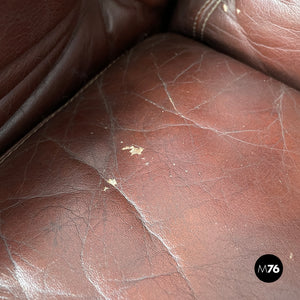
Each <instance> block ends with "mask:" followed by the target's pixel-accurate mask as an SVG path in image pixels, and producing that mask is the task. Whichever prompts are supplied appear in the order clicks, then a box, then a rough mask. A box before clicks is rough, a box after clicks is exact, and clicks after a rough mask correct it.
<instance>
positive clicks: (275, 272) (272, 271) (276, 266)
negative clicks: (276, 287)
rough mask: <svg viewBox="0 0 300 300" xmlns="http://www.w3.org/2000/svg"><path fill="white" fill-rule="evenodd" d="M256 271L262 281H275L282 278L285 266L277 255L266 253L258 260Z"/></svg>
mask: <svg viewBox="0 0 300 300" xmlns="http://www.w3.org/2000/svg"><path fill="white" fill-rule="evenodd" d="M254 271H255V274H256V276H257V277H258V278H259V279H260V280H261V281H263V282H274V281H276V280H278V279H279V278H280V276H281V274H282V271H283V266H282V262H281V260H280V259H279V258H278V257H277V256H275V255H273V254H265V255H263V256H261V257H260V258H259V259H258V260H257V261H256V263H255V267H254Z"/></svg>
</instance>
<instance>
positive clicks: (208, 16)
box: [201, 0, 222, 40]
mask: <svg viewBox="0 0 300 300" xmlns="http://www.w3.org/2000/svg"><path fill="white" fill-rule="evenodd" d="M221 1H222V0H217V1H216V3H215V5H214V6H213V7H212V9H211V10H210V12H209V13H208V14H207V16H206V18H205V20H204V22H203V25H202V28H201V40H203V36H204V29H205V27H206V23H207V21H208V19H209V18H210V16H211V15H212V14H213V12H214V11H215V10H216V8H217V7H218V6H219V4H220V3H221Z"/></svg>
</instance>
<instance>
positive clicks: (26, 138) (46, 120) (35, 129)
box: [0, 52, 127, 165]
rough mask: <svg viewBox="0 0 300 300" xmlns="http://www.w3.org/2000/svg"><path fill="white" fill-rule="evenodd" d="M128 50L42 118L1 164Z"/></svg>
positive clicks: (0, 158)
mask: <svg viewBox="0 0 300 300" xmlns="http://www.w3.org/2000/svg"><path fill="white" fill-rule="evenodd" d="M126 53H127V52H125V53H123V54H122V55H120V56H119V57H117V58H116V59H115V60H113V61H112V62H111V63H110V64H109V65H108V66H106V67H105V68H104V69H103V70H102V71H100V72H99V73H98V74H97V75H96V76H95V77H94V78H92V79H91V80H90V81H89V82H88V83H87V84H86V85H85V86H84V87H82V88H81V89H80V90H79V91H78V92H77V93H76V94H75V95H74V96H73V97H72V98H71V99H70V100H69V101H67V102H66V103H65V104H64V105H62V106H61V107H60V108H58V109H57V110H56V111H55V112H53V113H52V114H50V115H49V116H48V117H47V118H45V119H44V120H42V121H41V122H40V123H39V124H37V125H36V126H35V127H34V128H33V129H32V130H31V131H30V132H29V133H28V134H26V135H25V136H24V137H23V138H22V139H21V140H20V141H19V142H17V143H16V144H15V145H13V146H12V147H11V148H10V149H8V150H7V151H6V152H5V153H4V154H3V155H2V156H1V157H0V165H1V164H2V163H4V162H5V160H6V159H7V158H8V157H9V156H10V155H11V154H12V153H13V152H15V151H16V150H17V149H18V148H19V147H20V146H22V145H23V144H24V143H25V142H26V141H27V140H28V139H29V138H30V137H31V136H32V135H33V134H35V133H36V132H37V131H38V130H39V129H40V128H42V127H43V126H44V125H45V124H46V123H48V121H50V120H51V119H53V118H54V117H55V116H56V115H57V114H58V113H59V112H61V111H62V110H63V109H64V108H65V107H67V106H68V105H69V104H70V103H72V102H73V101H74V100H75V99H76V98H78V96H80V95H81V94H82V93H83V92H84V91H85V90H86V89H87V88H88V87H90V86H91V85H92V84H93V83H94V82H95V81H96V80H97V79H98V78H99V77H100V76H101V75H103V73H104V72H105V71H106V70H107V69H108V68H109V67H111V66H112V65H113V64H114V63H115V62H117V61H118V60H119V59H120V58H121V57H123V56H124V55H125V54H126Z"/></svg>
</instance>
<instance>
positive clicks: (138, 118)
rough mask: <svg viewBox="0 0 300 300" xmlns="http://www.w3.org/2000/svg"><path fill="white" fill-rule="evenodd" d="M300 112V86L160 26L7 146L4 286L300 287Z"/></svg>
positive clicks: (128, 295) (231, 290) (187, 295)
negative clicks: (270, 277) (271, 273)
mask: <svg viewBox="0 0 300 300" xmlns="http://www.w3.org/2000/svg"><path fill="white" fill-rule="evenodd" d="M299 128H300V93H299V91H297V90H295V89H293V88H291V87H289V86H287V85H285V84H283V83H281V82H279V81H277V80H275V79H273V78H271V77H269V76H266V75H264V74H263V73H261V72H259V71H256V70H254V69H253V68H251V67H249V66H246V65H245V64H243V63H240V62H238V61H237V60H234V59H232V58H230V57H228V56H226V55H224V54H221V53H219V52H216V51H214V50H212V49H211V48H208V47H206V46H204V45H202V44H200V43H198V42H196V41H192V40H191V39H188V38H184V37H182V36H179V35H175V34H163V35H157V36H155V37H152V38H150V39H147V40H146V41H144V42H142V43H141V44H140V45H138V46H137V47H135V48H134V49H132V50H130V52H129V53H128V54H127V55H126V56H122V57H121V58H120V59H119V60H118V61H116V62H115V63H113V65H111V66H110V67H109V68H108V69H106V70H104V71H103V72H102V73H101V74H100V75H99V77H97V78H96V79H95V81H94V82H93V83H92V84H91V85H90V86H88V87H87V88H86V89H85V90H84V91H83V92H81V93H80V94H79V95H78V96H77V97H75V98H74V99H72V101H71V102H70V103H69V104H68V105H67V106H66V107H64V108H63V109H62V110H61V111H58V112H57V113H56V115H55V116H53V117H52V118H50V119H49V120H48V121H47V122H46V123H45V124H44V125H43V127H42V128H40V129H39V130H38V131H37V132H36V133H34V134H33V135H32V136H31V137H29V138H28V139H27V140H26V141H25V142H24V143H23V144H22V145H20V146H19V148H18V149H16V150H15V151H13V152H12V153H11V154H10V156H9V157H7V158H6V160H5V161H2V164H1V166H0V168H1V169H0V195H1V202H0V211H1V215H0V217H1V227H0V237H1V247H0V251H1V254H0V257H1V261H0V282H1V289H0V296H1V297H2V298H3V299H68V298H73V299H81V298H82V299H299V297H300V290H299V282H300V273H299V270H300V262H299V253H300V240H299V226H300V220H299V214H300V201H299V200H300V153H299V149H300V131H299ZM269 252H271V253H273V254H275V255H277V256H278V257H280V259H281V261H282V263H283V265H284V271H283V274H282V277H281V278H280V279H279V280H278V281H276V282H275V283H273V284H265V283H262V282H260V281H259V280H258V278H256V276H255V273H254V264H255V261H256V260H257V259H258V257H259V256H260V255H262V254H265V253H269Z"/></svg>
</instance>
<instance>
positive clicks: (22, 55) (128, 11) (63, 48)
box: [0, 0, 166, 153]
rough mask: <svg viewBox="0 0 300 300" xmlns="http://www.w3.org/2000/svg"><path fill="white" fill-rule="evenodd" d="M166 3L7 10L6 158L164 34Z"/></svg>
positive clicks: (3, 70) (1, 60)
mask: <svg viewBox="0 0 300 300" xmlns="http://www.w3.org/2000/svg"><path fill="white" fill-rule="evenodd" d="M165 4H166V1H165V0H163V1H133V0H130V1H128V0H125V1H124V0H123V1H120V0H119V1H112V0H101V1H98V0H89V1H80V0H66V1H65V0H64V1H58V0H50V1H37V0H24V1H19V0H12V1H1V3H0V32H1V34H0V44H1V52H0V82H1V88H0V98H1V102H0V153H3V151H4V150H6V149H8V148H9V147H10V146H11V145H12V144H13V143H15V142H16V141H18V139H19V138H21V137H22V136H23V135H24V134H25V133H27V132H28V131H29V130H30V129H31V128H32V127H33V126H34V125H35V124H37V122H39V121H41V120H42V119H44V118H45V117H46V116H47V115H48V114H49V113H50V112H51V111H52V110H53V109H55V108H57V107H58V106H60V105H61V104H62V103H63V102H66V100H67V99H69V98H70V96H72V95H73V94H74V93H75V92H76V91H78V90H79V89H80V87H81V86H82V84H83V83H84V82H86V81H87V79H90V78H91V77H92V76H93V75H95V73H96V72H98V71H99V70H101V68H103V66H105V65H107V64H108V63H109V62H110V61H111V60H112V59H114V58H115V57H116V56H117V55H119V54H120V53H121V52H122V51H124V49H126V48H128V47H129V46H132V45H133V44H134V43H135V42H136V41H137V40H140V39H142V38H144V36H145V35H146V34H148V33H149V32H151V31H153V29H155V28H156V29H157V28H158V27H159V24H160V18H161V15H162V13H163V8H164V5H165Z"/></svg>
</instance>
